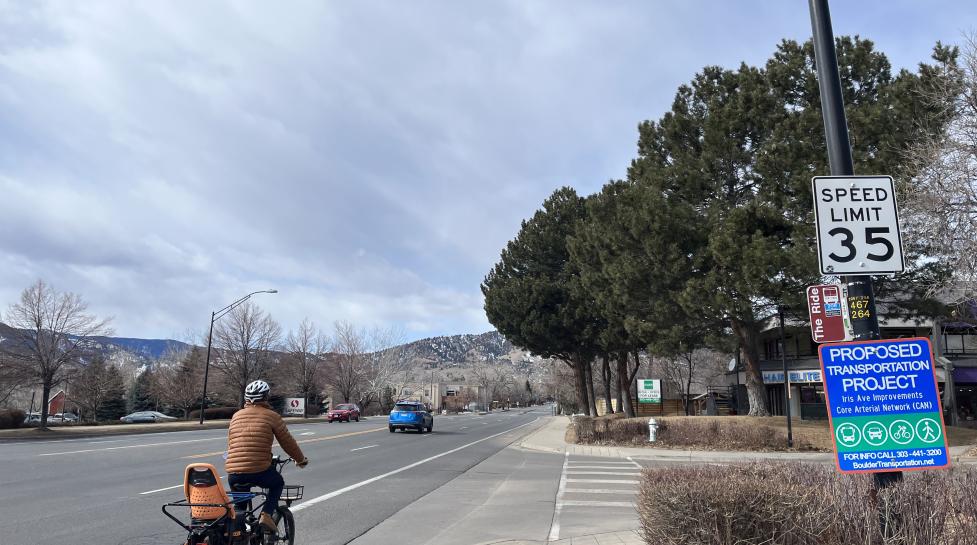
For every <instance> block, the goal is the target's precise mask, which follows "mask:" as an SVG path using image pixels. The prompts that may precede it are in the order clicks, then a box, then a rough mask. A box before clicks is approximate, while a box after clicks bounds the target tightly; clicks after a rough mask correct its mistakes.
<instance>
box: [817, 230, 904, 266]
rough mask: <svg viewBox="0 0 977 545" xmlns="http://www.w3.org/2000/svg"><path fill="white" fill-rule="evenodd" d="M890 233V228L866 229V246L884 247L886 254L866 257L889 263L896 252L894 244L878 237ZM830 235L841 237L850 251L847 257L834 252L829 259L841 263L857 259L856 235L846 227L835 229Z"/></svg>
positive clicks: (843, 244)
mask: <svg viewBox="0 0 977 545" xmlns="http://www.w3.org/2000/svg"><path fill="white" fill-rule="evenodd" d="M888 232H889V228H888V227H866V228H865V243H866V244H868V245H869V246H875V245H882V246H884V247H885V253H881V254H873V253H869V254H868V255H867V256H865V257H867V258H868V259H870V260H872V261H888V260H889V259H890V258H891V257H892V255H893V254H894V253H895V251H896V250H895V248H893V246H892V242H889V239H887V238H885V237H881V236H877V235H882V234H885V233H888ZM828 234H829V235H831V236H838V235H840V236H841V245H842V246H843V247H844V248H845V249H846V250H848V254H846V255H838V254H836V253H834V252H832V253H830V254H828V257H830V258H831V259H833V260H835V261H837V262H839V263H848V262H849V261H851V260H853V259H855V253H856V248H855V245H854V244H852V241H853V240H854V238H855V235H854V234H853V233H852V232H851V230H850V229H847V228H845V227H835V228H834V229H832V230H830V231H828Z"/></svg>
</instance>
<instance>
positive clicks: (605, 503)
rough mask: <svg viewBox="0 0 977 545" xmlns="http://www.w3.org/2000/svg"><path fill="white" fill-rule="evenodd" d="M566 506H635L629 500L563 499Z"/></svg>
mask: <svg viewBox="0 0 977 545" xmlns="http://www.w3.org/2000/svg"><path fill="white" fill-rule="evenodd" d="M563 505H564V507H634V504H633V503H631V502H629V501H583V500H563Z"/></svg>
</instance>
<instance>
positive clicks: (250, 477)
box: [227, 464, 285, 515]
mask: <svg viewBox="0 0 977 545" xmlns="http://www.w3.org/2000/svg"><path fill="white" fill-rule="evenodd" d="M227 484H229V485H231V490H234V491H235V492H247V491H248V489H247V487H242V486H241V485H243V484H253V485H255V486H260V487H261V488H267V489H268V497H267V498H266V500H265V504H264V506H262V507H261V510H262V511H263V512H265V513H268V514H269V515H270V514H272V513H274V512H275V509H276V508H277V507H278V499H279V498H281V497H282V490H283V489H284V488H285V479H283V478H282V474H281V473H279V472H277V471H275V464H271V465H270V466H268V469H266V470H264V471H261V472H259V473H231V474H229V475H228V476H227ZM237 509H238V511H240V510H242V509H244V505H243V504H239V505H238V506H237Z"/></svg>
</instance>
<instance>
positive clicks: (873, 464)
mask: <svg viewBox="0 0 977 545" xmlns="http://www.w3.org/2000/svg"><path fill="white" fill-rule="evenodd" d="M818 356H819V359H820V360H821V370H822V372H821V374H822V376H823V377H824V386H825V390H824V394H825V399H826V400H827V403H828V419H829V420H830V422H831V431H832V435H833V437H834V443H835V453H836V455H837V460H836V463H837V466H838V469H839V470H841V471H843V472H846V473H878V472H889V471H912V470H920V469H935V468H942V467H947V466H948V465H949V463H950V458H949V450H948V448H947V441H946V432H945V427H944V425H943V412H942V411H941V409H940V407H941V405H940V394H939V391H938V390H937V381H936V371H935V368H934V364H933V362H934V359H933V352H932V349H931V346H930V342H929V339H926V338H913V339H893V340H883V341H863V342H852V343H838V344H830V345H822V346H821V347H820V348H819V350H818Z"/></svg>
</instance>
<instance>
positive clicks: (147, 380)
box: [131, 369, 156, 412]
mask: <svg viewBox="0 0 977 545" xmlns="http://www.w3.org/2000/svg"><path fill="white" fill-rule="evenodd" d="M154 378H155V374H154V373H153V371H152V369H146V370H144V371H143V372H142V373H140V374H139V377H137V378H136V382H135V383H134V384H133V386H132V394H131V410H132V412H136V411H153V410H156V398H155V396H154V395H153V380H154Z"/></svg>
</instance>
